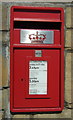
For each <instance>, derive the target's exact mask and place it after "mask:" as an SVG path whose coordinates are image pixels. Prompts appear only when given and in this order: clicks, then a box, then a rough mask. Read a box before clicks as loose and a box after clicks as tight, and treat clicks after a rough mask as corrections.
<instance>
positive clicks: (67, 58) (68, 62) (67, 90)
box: [65, 51, 73, 103]
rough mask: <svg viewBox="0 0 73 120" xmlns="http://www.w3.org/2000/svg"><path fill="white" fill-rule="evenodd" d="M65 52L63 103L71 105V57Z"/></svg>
mask: <svg viewBox="0 0 73 120" xmlns="http://www.w3.org/2000/svg"><path fill="white" fill-rule="evenodd" d="M72 54H73V53H70V52H67V51H66V52H65V101H66V102H68V103H71V59H72V58H71V55H72Z"/></svg>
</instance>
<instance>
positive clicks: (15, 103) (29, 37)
mask: <svg viewBox="0 0 73 120" xmlns="http://www.w3.org/2000/svg"><path fill="white" fill-rule="evenodd" d="M10 21H11V23H10V25H11V26H10V110H11V112H47V111H62V110H63V108H64V10H63V9H62V8H56V7H55V8H52V7H22V6H13V7H12V8H11V20H10Z"/></svg>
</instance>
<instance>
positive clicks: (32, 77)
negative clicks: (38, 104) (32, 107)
mask: <svg viewBox="0 0 73 120" xmlns="http://www.w3.org/2000/svg"><path fill="white" fill-rule="evenodd" d="M29 94H47V61H30V62H29Z"/></svg>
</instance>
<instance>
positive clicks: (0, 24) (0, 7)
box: [0, 2, 2, 30]
mask: <svg viewBox="0 0 73 120" xmlns="http://www.w3.org/2000/svg"><path fill="white" fill-rule="evenodd" d="M0 30H2V3H1V2H0Z"/></svg>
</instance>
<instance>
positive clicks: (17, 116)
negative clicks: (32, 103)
mask: <svg viewBox="0 0 73 120" xmlns="http://www.w3.org/2000/svg"><path fill="white" fill-rule="evenodd" d="M12 118H30V115H24V114H23V115H22V114H19V115H13V117H12ZM29 120H30V119H29Z"/></svg>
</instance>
